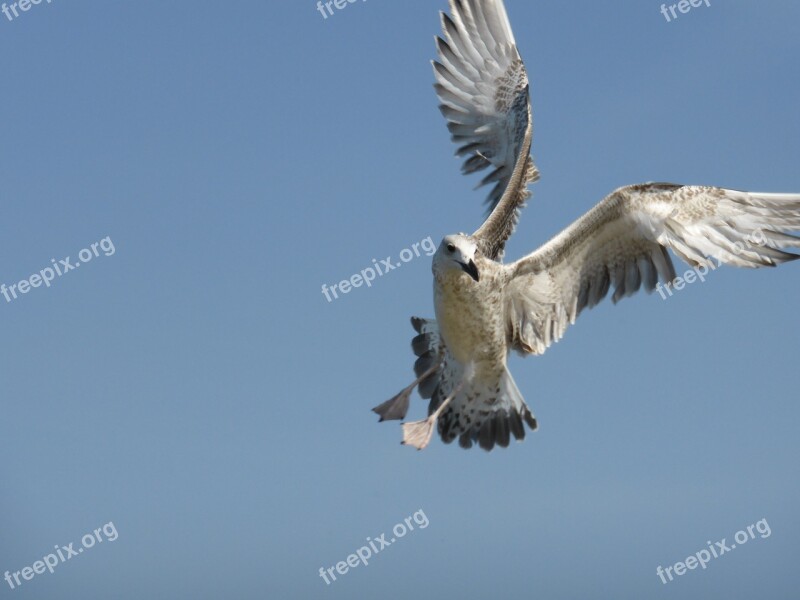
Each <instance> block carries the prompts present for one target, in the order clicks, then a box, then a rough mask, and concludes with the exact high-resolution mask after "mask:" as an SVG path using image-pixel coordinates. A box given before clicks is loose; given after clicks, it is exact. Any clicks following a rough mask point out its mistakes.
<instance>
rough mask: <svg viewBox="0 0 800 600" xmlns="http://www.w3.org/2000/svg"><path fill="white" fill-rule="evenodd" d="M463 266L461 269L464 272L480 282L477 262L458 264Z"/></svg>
mask: <svg viewBox="0 0 800 600" xmlns="http://www.w3.org/2000/svg"><path fill="white" fill-rule="evenodd" d="M458 264H460V265H461V268H462V269H463V270H464V272H465V273H466V274H467V275H469V276H470V277H472V278H473V279H474V280H475V281H480V277H479V276H478V267H476V266H475V261H474V260H471V261H469V263H462V262H460V263H458Z"/></svg>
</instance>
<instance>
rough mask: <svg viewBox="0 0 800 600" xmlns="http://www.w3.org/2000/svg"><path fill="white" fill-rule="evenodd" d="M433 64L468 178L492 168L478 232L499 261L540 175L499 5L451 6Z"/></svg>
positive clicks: (523, 89) (467, 1)
mask: <svg viewBox="0 0 800 600" xmlns="http://www.w3.org/2000/svg"><path fill="white" fill-rule="evenodd" d="M450 10H451V13H452V16H448V15H446V14H445V13H441V18H442V31H443V32H444V38H445V39H442V38H440V37H437V38H436V47H437V50H438V54H439V60H438V61H433V68H434V75H435V77H436V84H435V86H434V87H435V88H436V93H437V95H438V97H439V100H440V102H441V104H440V105H439V109H440V110H441V111H442V114H443V115H444V117H445V118H446V119H447V128H448V129H449V130H450V133H451V135H452V139H453V141H454V142H455V143H456V144H458V150H456V155H458V156H466V157H467V158H466V160H465V162H464V164H463V166H462V171H463V172H464V173H465V174H469V173H474V172H476V171H481V170H483V169H486V168H489V167H492V171H491V172H490V173H489V174H488V175H487V176H486V177H484V178H483V179H482V180H481V182H480V183H479V187H480V186H482V185H486V184H489V183H495V185H494V187H493V188H492V190H491V191H490V192H489V196H488V198H487V200H486V202H487V204H488V205H489V208H488V211H487V218H486V221H485V222H484V223H483V225H482V226H481V227H480V228H479V229H478V230H477V231H476V232H475V234H474V235H475V237H477V238H478V241H479V245H480V246H481V251H482V252H483V254H484V255H485V256H488V257H489V258H492V259H499V258H500V257H501V256H502V253H503V247H504V246H505V242H506V240H507V239H508V237H509V236H510V235H511V233H512V232H513V230H514V227H515V226H516V223H517V219H518V217H519V210H520V209H521V208H522V206H523V205H524V203H525V200H526V199H527V198H528V197H529V196H530V192H529V191H528V189H527V186H528V183H530V182H533V181H536V180H537V179H538V178H539V173H538V171H537V169H536V167H535V166H534V164H533V160H532V159H531V157H530V146H531V138H532V135H533V124H532V117H531V106H530V100H529V97H528V75H527V73H526V71H525V65H524V64H523V63H522V59H521V58H520V56H519V52H518V51H517V46H516V44H515V42H514V34H513V33H512V31H511V25H510V24H509V22H508V15H507V14H506V10H505V7H504V6H503V2H502V0H450Z"/></svg>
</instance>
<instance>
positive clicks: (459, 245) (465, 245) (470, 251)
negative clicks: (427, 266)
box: [433, 233, 480, 281]
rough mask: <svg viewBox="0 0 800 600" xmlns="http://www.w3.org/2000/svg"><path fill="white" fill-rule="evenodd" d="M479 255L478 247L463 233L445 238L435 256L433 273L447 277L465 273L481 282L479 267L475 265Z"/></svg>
mask: <svg viewBox="0 0 800 600" xmlns="http://www.w3.org/2000/svg"><path fill="white" fill-rule="evenodd" d="M477 253H478V246H477V244H476V243H475V241H474V240H473V239H472V238H471V237H470V236H468V235H464V234H462V233H459V234H455V235H448V236H445V237H444V239H443V240H442V243H441V244H439V248H438V249H437V250H436V254H434V255H433V272H434V273H435V274H436V273H438V274H442V275H446V274H448V273H451V272H456V271H458V272H462V271H463V272H464V273H466V274H467V275H469V276H470V277H472V278H473V279H474V280H475V281H479V280H480V276H479V274H478V267H477V266H476V265H475V258H476V256H477Z"/></svg>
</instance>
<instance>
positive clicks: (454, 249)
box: [447, 244, 456, 252]
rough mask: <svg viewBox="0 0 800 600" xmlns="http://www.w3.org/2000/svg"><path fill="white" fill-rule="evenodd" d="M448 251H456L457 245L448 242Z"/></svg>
mask: <svg viewBox="0 0 800 600" xmlns="http://www.w3.org/2000/svg"><path fill="white" fill-rule="evenodd" d="M447 251H448V252H455V251H456V247H455V246H454V245H453V244H447Z"/></svg>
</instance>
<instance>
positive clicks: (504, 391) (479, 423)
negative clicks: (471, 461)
mask: <svg viewBox="0 0 800 600" xmlns="http://www.w3.org/2000/svg"><path fill="white" fill-rule="evenodd" d="M445 397H446V396H444V395H442V396H441V398H437V396H436V395H434V399H433V400H432V401H431V404H432V405H433V404H434V401H436V400H443V399H444V398H445ZM523 422H524V423H527V425H528V427H529V428H530V430H531V431H536V429H537V427H538V425H537V422H536V417H534V416H533V412H532V411H531V409H530V408H529V407H528V405H527V404H526V403H525V399H524V398H523V397H522V394H521V393H520V391H519V388H518V387H517V384H516V383H515V382H514V378H513V377H512V376H511V373H510V372H509V370H508V367H506V368H504V369H503V373H502V374H501V375H500V379H499V381H497V382H495V383H493V384H489V385H487V384H486V383H481V382H480V381H479V380H477V379H472V380H468V381H467V383H466V384H465V385H464V387H463V388H462V389H461V391H460V392H459V394H458V395H457V396H456V397H455V398H454V399H453V400H452V401H451V403H450V405H449V406H448V407H447V408H446V409H445V411H444V412H443V413H442V415H441V417H439V425H438V427H439V435H440V436H441V438H442V441H444V442H445V443H450V442H452V441H453V440H454V439H455V438H456V437H458V444H459V446H461V447H462V448H471V447H472V445H473V443H475V442H477V443H478V445H479V446H480V447H481V448H483V449H484V450H487V451H488V450H491V449H492V448H494V446H495V444H497V445H498V446H500V447H501V448H505V447H507V446H508V444H509V442H510V440H511V435H513V436H514V438H515V439H516V440H518V441H522V440H523V439H525V426H524V424H523Z"/></svg>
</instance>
